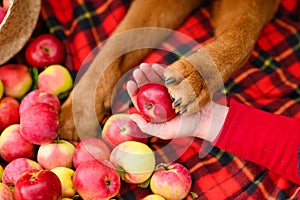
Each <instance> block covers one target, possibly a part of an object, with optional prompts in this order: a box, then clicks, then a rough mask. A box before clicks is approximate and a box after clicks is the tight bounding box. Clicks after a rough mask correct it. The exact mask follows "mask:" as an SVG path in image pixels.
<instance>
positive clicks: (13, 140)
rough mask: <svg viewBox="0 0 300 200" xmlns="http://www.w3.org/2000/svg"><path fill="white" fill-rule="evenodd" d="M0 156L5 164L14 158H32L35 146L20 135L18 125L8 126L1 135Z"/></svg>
mask: <svg viewBox="0 0 300 200" xmlns="http://www.w3.org/2000/svg"><path fill="white" fill-rule="evenodd" d="M0 155H1V157H2V158H3V159H4V160H5V161H6V162H10V161H12V160H14V159H16V158H30V159H33V158H34V156H35V146H34V145H33V144H32V143H31V142H29V141H28V140H26V139H25V138H24V137H23V136H22V135H21V133H20V124H13V125H10V126H8V127H7V128H6V129H4V131H3V132H2V133H1V135H0Z"/></svg>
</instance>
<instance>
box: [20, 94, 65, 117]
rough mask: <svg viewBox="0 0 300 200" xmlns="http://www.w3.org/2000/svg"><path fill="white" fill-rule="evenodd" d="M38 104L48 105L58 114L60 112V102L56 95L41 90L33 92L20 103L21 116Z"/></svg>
mask: <svg viewBox="0 0 300 200" xmlns="http://www.w3.org/2000/svg"><path fill="white" fill-rule="evenodd" d="M36 103H47V104H49V105H51V106H53V107H54V108H55V109H56V110H57V112H59V111H60V106H61V105H60V101H59V99H58V98H57V96H56V95H54V94H53V93H50V92H45V91H41V90H39V89H36V90H32V91H31V92H29V93H28V94H26V95H25V97H24V98H23V99H22V101H21V103H20V109H19V113H20V115H21V113H22V112H24V110H26V109H28V108H30V107H31V106H32V105H34V104H36Z"/></svg>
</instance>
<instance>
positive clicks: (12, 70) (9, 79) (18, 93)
mask: <svg viewBox="0 0 300 200" xmlns="http://www.w3.org/2000/svg"><path fill="white" fill-rule="evenodd" d="M0 80H1V81H2V83H3V85H4V94H5V95H6V96H10V97H13V98H20V97H23V96H24V95H25V94H26V93H27V92H28V91H29V90H30V89H31V86H32V83H33V80H32V77H31V75H30V72H29V70H28V67H27V66H26V65H23V64H5V65H2V66H1V67H0Z"/></svg>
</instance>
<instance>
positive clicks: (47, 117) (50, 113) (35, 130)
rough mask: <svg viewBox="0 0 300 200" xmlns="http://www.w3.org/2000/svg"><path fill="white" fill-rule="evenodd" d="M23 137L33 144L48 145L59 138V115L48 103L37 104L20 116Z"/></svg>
mask: <svg viewBox="0 0 300 200" xmlns="http://www.w3.org/2000/svg"><path fill="white" fill-rule="evenodd" d="M20 128H21V135H22V136H23V137H24V138H25V139H26V140H28V141H29V142H31V143H33V144H38V145H42V144H47V143H51V142H53V141H54V139H55V138H56V137H57V136H58V129H59V124H58V113H57V111H56V109H55V108H54V107H53V106H51V105H49V104H46V103H37V104H35V105H33V106H31V107H30V109H27V110H25V111H24V112H23V113H22V115H21V116H20Z"/></svg>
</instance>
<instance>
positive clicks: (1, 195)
mask: <svg viewBox="0 0 300 200" xmlns="http://www.w3.org/2000/svg"><path fill="white" fill-rule="evenodd" d="M0 199H3V200H14V196H13V192H12V190H11V189H10V187H8V185H5V184H4V183H0Z"/></svg>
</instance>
